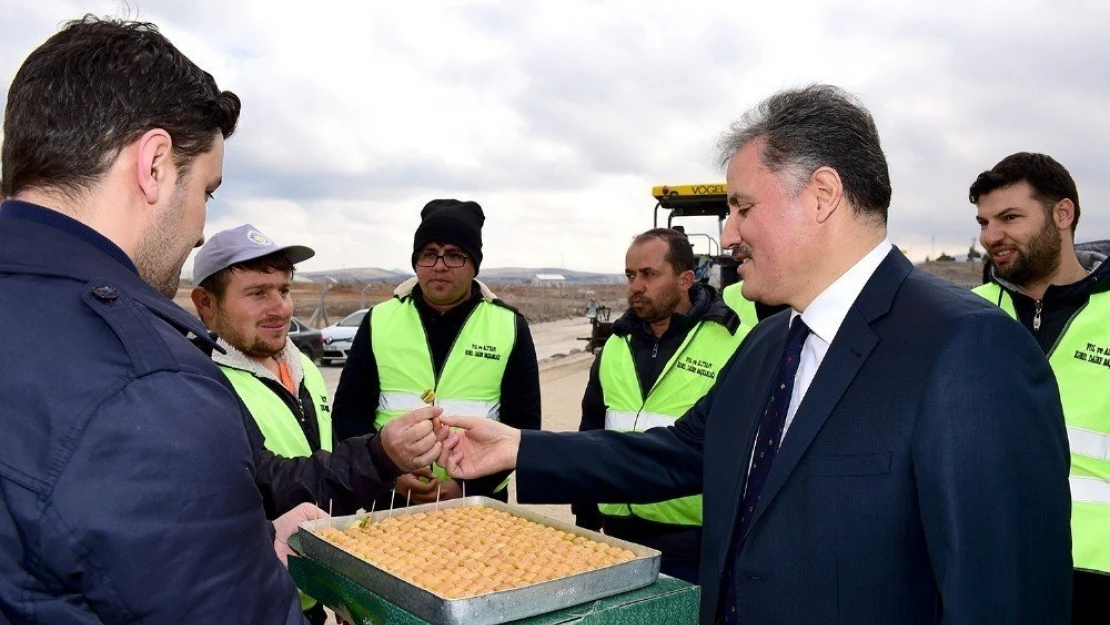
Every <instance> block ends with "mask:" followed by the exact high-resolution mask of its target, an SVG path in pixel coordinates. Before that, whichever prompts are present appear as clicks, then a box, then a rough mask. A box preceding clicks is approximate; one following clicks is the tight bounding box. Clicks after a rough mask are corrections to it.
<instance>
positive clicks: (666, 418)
mask: <svg viewBox="0 0 1110 625" xmlns="http://www.w3.org/2000/svg"><path fill="white" fill-rule="evenodd" d="M674 421H675V418H674V417H672V416H670V415H665V414H659V413H656V412H632V411H630V410H606V411H605V429H606V430H615V431H617V432H643V431H645V430H650V429H651V428H665V427H667V426H668V425H674Z"/></svg>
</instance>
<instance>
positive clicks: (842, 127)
mask: <svg viewBox="0 0 1110 625" xmlns="http://www.w3.org/2000/svg"><path fill="white" fill-rule="evenodd" d="M761 138H762V139H766V145H765V146H764V148H763V154H762V155H761V157H762V161H763V164H764V165H765V166H766V167H767V169H769V170H771V171H772V172H776V173H777V172H780V171H782V170H788V173H789V174H790V175H791V176H792V177H793V182H794V183H795V189H794V192H795V193H798V192H800V191H801V188H802V186H803V185H804V184H805V183H806V182H807V181H808V180H809V177H810V176H811V175H812V174H813V172H814V171H816V170H817V169H818V168H821V167H826V166H827V167H831V168H833V169H835V170H836V173H837V174H839V175H840V179H841V181H842V182H843V184H844V193H845V194H846V195H847V196H848V200H849V201H851V202H852V206H853V207H854V208H855V209H856V211H859V212H863V213H870V214H873V215H876V216H878V217H880V218H881V219H882V222H883V223H884V224H885V223H886V218H887V209H888V208H889V207H890V194H891V190H890V172H889V171H888V170H887V164H886V156H884V155H883V148H882V146H881V145H880V143H879V131H878V129H877V128H875V120H874V119H872V117H871V113H869V112H867V109H865V108H864V107H863V104H861V103H860V102H859V101H858V100H857V99H856V98H855V97H853V96H851V95H849V94H848V93H847V92H846V91H844V90H842V89H840V88H838V87H834V86H832V85H810V86H808V87H805V88H803V89H794V90H791V91H783V92H780V93H777V94H775V95H773V96H771V97H770V98H767V99H766V100H764V101H763V102H761V103H760V104H759V106H757V107H756V108H754V109H752V110H750V111H748V112H747V113H745V114H744V116H743V117H741V118H740V121H737V122H735V123H733V124H732V126H730V127H729V131H728V133H726V134H725V136H724V137H722V139H721V141H720V142H719V143H718V148H719V150H720V152H719V160H718V162H719V164H720V166H721V169H725V168H727V167H728V164H729V161H731V160H732V157H733V156H734V155H735V154H736V152H738V151H739V150H740V149H741V148H743V147H744V146H745V145H747V144H748V143H751V142H752V141H755V140H756V139H761Z"/></svg>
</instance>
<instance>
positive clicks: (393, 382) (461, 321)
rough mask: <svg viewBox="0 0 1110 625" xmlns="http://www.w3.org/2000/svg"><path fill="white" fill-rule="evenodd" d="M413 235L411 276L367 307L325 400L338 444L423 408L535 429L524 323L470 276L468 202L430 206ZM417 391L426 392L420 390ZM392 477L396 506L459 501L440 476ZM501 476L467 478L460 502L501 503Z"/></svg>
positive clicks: (473, 248) (477, 234) (475, 233)
mask: <svg viewBox="0 0 1110 625" xmlns="http://www.w3.org/2000/svg"><path fill="white" fill-rule="evenodd" d="M420 219H421V221H420V225H419V227H417V229H416V233H415V235H414V236H413V247H412V258H411V262H412V267H413V270H414V271H415V272H416V277H414V278H412V279H410V280H408V281H407V282H404V283H403V284H401V285H400V286H398V287H397V289H396V290H395V291H394V296H393V298H391V299H389V300H387V301H385V302H382V303H380V304H378V305H377V306H375V307H374V308H372V309H371V310H370V313H369V314H367V315H366V319H364V320H363V322H362V326H361V327H359V329H358V333H357V334H356V335H355V339H354V343H353V344H352V346H351V351H350V352H349V354H348V358H347V364H346V366H344V368H343V375H342V377H341V378H340V380H339V388H338V389H337V390H336V393H335V429H336V434H337V435H338V439H339V440H343V439H344V438H346V437H349V436H358V435H362V434H366V433H369V432H374V431H375V430H382V429H383V428H388V427H389V425H388V424H389V423H390V422H391V421H392V420H393V419H396V418H397V416H398V415H400V414H401V413H403V412H404V411H406V410H413V409H415V408H419V407H421V406H424V405H426V404H428V403H434V404H435V405H437V406H440V407H442V408H443V411H444V414H460V415H461V414H465V415H469V416H481V417H486V418H490V419H494V420H497V421H501V422H503V423H505V424H506V425H511V426H513V427H515V428H519V429H539V427H540V379H539V368H538V365H537V364H536V348H535V345H534V344H533V343H532V335H531V333H530V332H529V330H528V322H527V321H526V320H525V319H524V316H523V315H521V314H520V313H519V312H517V311H516V309H514V308H512V307H510V306H508V305H507V304H505V303H504V302H503V301H502V300H501V299H499V298H498V297H497V296H496V295H494V294H493V293H492V292H491V291H490V290H489V289H488V288H487V287H486V286H485V285H483V284H482V283H481V282H479V281H478V280H476V279H475V277H476V276H477V274H478V270H479V268H480V266H481V264H482V225H483V224H484V223H485V220H486V216H485V213H483V211H482V207H481V206H479V205H478V203H477V202H469V201H459V200H432V201H431V202H428V204H427V205H426V206H424V209H423V210H422V211H421V212H420ZM426 391H434V392H433V393H426ZM434 469H437V470H436V471H435V476H434V477H436V478H438V480H437V479H433V471H430V470H428V469H421V470H417V471H414V472H412V473H409V474H406V475H402V476H401V477H400V478H398V479H397V501H396V502H390V501H389V500H388V499H386V500H385V501H383V502H382V503H383V504H385V505H389V504H390V503H395V504H396V505H401V506H403V505H405V504H406V503H409V502H411V503H413V504H416V503H427V502H429V501H435V500H436V499H452V498H457V497H460V496H462V494H463V485H462V482H460V481H458V480H453V479H450V478H448V477H447V475H446V474H445V473H443V472H442V471H441V470H438V469H439V468H438V467H434ZM507 477H508V472H505V473H503V474H500V475H493V476H487V477H485V478H480V479H477V480H472V481H471V483H470V484H469V485H468V486H467V487H466V490H465V492H466V494H467V495H485V496H492V497H495V498H498V499H501V500H502V501H504V500H506V499H507V497H508V492H507V490H506V489H505V485H506V484H507V479H506V478H507Z"/></svg>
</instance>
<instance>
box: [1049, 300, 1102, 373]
mask: <svg viewBox="0 0 1110 625" xmlns="http://www.w3.org/2000/svg"><path fill="white" fill-rule="evenodd" d="M1090 303H1091V299H1090V298H1087V303H1086V304H1083V305H1082V306H1080V307H1079V310H1077V311H1075V314H1074V315H1072V316H1071V317H1070V318H1069V319H1068V322H1067V323H1066V324H1065V325H1064V329H1063V330H1061V331H1060V334H1059V336H1057V337H1056V342H1055V343H1053V344H1052V347H1051V348H1050V349H1049V350H1048V351H1047V352H1045V358H1049V359H1051V358H1052V354H1054V353H1055V352H1056V348H1057V347H1058V346H1059V345H1060V341H1062V340H1064V336H1065V335H1066V334H1067V333H1068V330H1070V329H1071V324H1072V322H1073V321H1075V320H1076V318H1077V317H1079V315H1080V314H1081V313H1082V312H1083V311H1084V310H1085V309H1086V308H1087V306H1088V305H1090Z"/></svg>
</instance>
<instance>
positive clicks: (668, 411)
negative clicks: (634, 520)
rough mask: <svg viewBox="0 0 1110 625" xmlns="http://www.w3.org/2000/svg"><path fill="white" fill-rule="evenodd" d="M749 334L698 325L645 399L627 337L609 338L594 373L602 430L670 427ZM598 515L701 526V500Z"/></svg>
mask: <svg viewBox="0 0 1110 625" xmlns="http://www.w3.org/2000/svg"><path fill="white" fill-rule="evenodd" d="M749 329H750V328H749V327H748V326H746V325H743V324H741V325H740V326H739V327H738V328H737V329H736V333H735V334H732V333H730V332H729V330H728V328H726V327H724V326H722V325H721V324H719V323H716V322H713V321H701V322H699V323H698V324H697V325H696V326H694V328H693V329H691V330H690V332H689V333H688V334H687V335H686V339H685V340H684V341H683V342H682V345H681V346H679V348H678V350H677V351H676V352H675V354H674V356H672V357H671V359H670V361H668V362H667V364H666V365H665V366H664V367H663V371H662V373H660V375H659V378H658V379H657V380H656V381H655V384H654V385H653V386H652V387H651V390H650V391H649V392H648V396H647V399H644V397H643V391H642V389H641V386H640V380H639V375H638V374H637V373H636V363H635V361H634V360H633V357H632V347H631V337H629V336H617V335H613V336H610V337H609V339H608V340H607V341H606V342H605V349H604V350H602V352H601V365H600V371H599V372H598V378H599V379H600V381H601V390H602V394H603V396H604V401H605V406H606V411H605V429H606V430H614V431H618V432H629V431H632V432H643V431H644V430H647V429H649V428H653V427H661V426H668V425H672V424H674V422H675V420H677V419H678V418H679V417H681V416H682V415H684V414H686V411H688V410H689V409H690V408H691V407H693V405H694V404H695V403H696V402H697V401H698V400H699V399H701V398H702V397H703V396H704V395H705V394H706V393H708V392H709V389H711V388H712V387H713V384H714V383H715V382H716V381H717V374H718V373H719V372H720V371H721V368H722V367H724V366H725V364H726V363H727V362H728V361H729V360H730V359H731V358H732V355H733V354H734V353H735V352H736V348H737V347H739V346H740V341H741V340H742V339H743V338H744V336H745V335H746V334H747V333H748V331H749ZM660 470H663V469H660ZM598 509H599V510H600V511H601V513H602V514H606V515H609V516H618V517H627V516H630V515H635V516H638V517H640V518H642V519H647V520H649V521H655V522H657V523H668V524H671V525H692V526H697V525H701V523H702V498H701V496H700V495H694V496H691V497H681V498H679V499H671V500H669V501H663V502H659V503H652V504H613V503H608V504H600V505H599V506H598Z"/></svg>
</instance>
